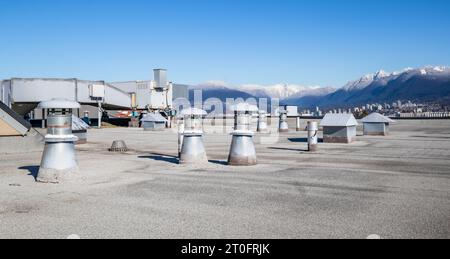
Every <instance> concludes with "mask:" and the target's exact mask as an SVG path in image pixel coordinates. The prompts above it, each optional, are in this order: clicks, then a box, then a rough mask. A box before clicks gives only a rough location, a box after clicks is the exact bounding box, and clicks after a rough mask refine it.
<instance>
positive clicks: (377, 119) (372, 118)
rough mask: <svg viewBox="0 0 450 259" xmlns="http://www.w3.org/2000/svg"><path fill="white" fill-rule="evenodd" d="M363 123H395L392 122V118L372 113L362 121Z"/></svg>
mask: <svg viewBox="0 0 450 259" xmlns="http://www.w3.org/2000/svg"><path fill="white" fill-rule="evenodd" d="M361 121H362V122H363V123H364V122H365V123H394V122H395V121H394V120H391V119H390V118H388V117H386V116H383V115H381V114H379V113H376V112H375V113H372V114H370V115H368V116H366V117H365V118H364V119H362V120H361Z"/></svg>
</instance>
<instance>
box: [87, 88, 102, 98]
mask: <svg viewBox="0 0 450 259" xmlns="http://www.w3.org/2000/svg"><path fill="white" fill-rule="evenodd" d="M89 95H90V97H91V98H92V99H94V100H103V99H104V98H105V86H104V85H90V86H89Z"/></svg>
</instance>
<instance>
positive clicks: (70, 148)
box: [37, 99, 80, 183]
mask: <svg viewBox="0 0 450 259" xmlns="http://www.w3.org/2000/svg"><path fill="white" fill-rule="evenodd" d="M38 108H39V109H45V110H47V115H48V117H47V135H46V136H45V149H44V153H43V155H42V161H41V166H40V168H39V172H38V176H37V181H38V182H43V183H60V182H61V181H64V180H67V179H70V178H72V177H73V176H74V174H76V173H78V164H77V162H76V157H75V146H74V143H75V142H77V141H78V137H76V136H75V135H73V134H72V110H73V109H79V108H80V104H79V103H77V102H74V101H68V100H65V99H53V100H50V101H44V102H41V103H40V104H39V105H38Z"/></svg>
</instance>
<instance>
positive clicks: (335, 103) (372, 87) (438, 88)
mask: <svg viewBox="0 0 450 259" xmlns="http://www.w3.org/2000/svg"><path fill="white" fill-rule="evenodd" d="M198 89H201V90H202V94H203V99H204V100H206V99H208V98H218V99H221V100H223V101H224V100H225V99H226V98H234V99H236V98H244V99H248V98H252V97H254V98H279V99H280V100H281V103H282V104H285V105H296V106H301V107H305V108H306V107H315V106H320V107H325V108H333V107H351V106H356V105H364V104H367V103H375V102H378V103H385V102H387V103H392V102H395V101H397V100H401V101H407V100H411V101H415V102H437V103H442V104H450V67H432V66H427V67H423V68H417V69H413V68H407V69H404V70H402V71H398V72H393V73H388V72H385V71H383V70H381V71H378V72H376V73H374V74H368V75H365V76H363V77H361V78H359V79H357V80H355V81H350V82H349V83H347V84H346V85H345V86H343V87H341V88H337V89H336V88H333V87H318V86H300V85H284V84H277V85H272V86H260V85H250V84H248V85H241V86H230V85H228V84H226V83H225V82H207V83H204V84H200V85H197V86H192V87H191V88H190V90H191V95H190V96H191V98H193V91H194V90H198Z"/></svg>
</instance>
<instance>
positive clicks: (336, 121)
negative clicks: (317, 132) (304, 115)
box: [320, 113, 358, 127]
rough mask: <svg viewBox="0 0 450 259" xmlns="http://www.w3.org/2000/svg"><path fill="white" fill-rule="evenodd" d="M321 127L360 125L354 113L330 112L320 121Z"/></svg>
mask: <svg viewBox="0 0 450 259" xmlns="http://www.w3.org/2000/svg"><path fill="white" fill-rule="evenodd" d="M320 126H321V127H351V126H358V122H357V121H356V119H355V117H354V116H353V114H346V113H337V114H336V113H333V114H332V113H328V114H326V115H325V117H324V118H323V120H322V121H321V122H320Z"/></svg>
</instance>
